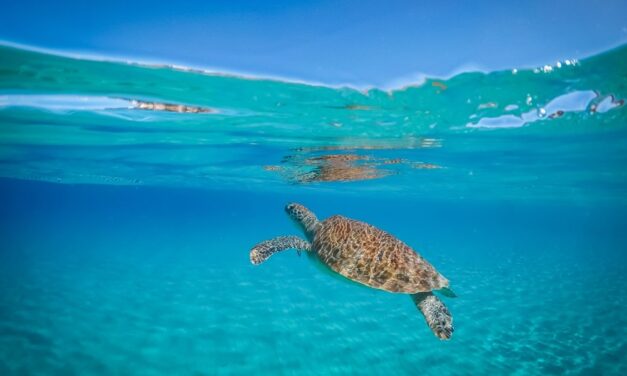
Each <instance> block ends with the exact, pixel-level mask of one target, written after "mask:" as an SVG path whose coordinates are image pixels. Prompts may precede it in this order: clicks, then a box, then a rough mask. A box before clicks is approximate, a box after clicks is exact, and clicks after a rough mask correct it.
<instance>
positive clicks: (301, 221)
mask: <svg viewBox="0 0 627 376" xmlns="http://www.w3.org/2000/svg"><path fill="white" fill-rule="evenodd" d="M285 212H286V213H287V215H289V216H290V218H291V219H292V221H294V223H295V224H296V225H297V226H298V228H300V229H301V230H303V232H304V233H305V235H306V236H307V239H309V241H312V240H313V238H314V236H315V235H316V231H317V230H318V227H319V226H320V222H319V221H318V218H316V215H315V214H314V213H312V212H311V211H310V210H309V209H307V208H306V207H304V206H303V205H301V204H297V203H290V204H287V205H286V206H285Z"/></svg>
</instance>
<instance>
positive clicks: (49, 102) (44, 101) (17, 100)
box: [0, 94, 216, 113]
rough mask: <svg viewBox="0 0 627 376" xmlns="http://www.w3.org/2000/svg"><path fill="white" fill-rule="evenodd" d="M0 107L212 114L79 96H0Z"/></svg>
mask: <svg viewBox="0 0 627 376" xmlns="http://www.w3.org/2000/svg"><path fill="white" fill-rule="evenodd" d="M0 107H34V108H41V109H45V110H51V111H104V110H128V109H138V110H149V111H165V112H178V113H212V112H216V110H215V109H212V108H209V107H200V106H190V105H184V104H175V103H164V102H151V101H143V100H138V99H126V98H112V97H98V96H80V95H38V94H32V95H0Z"/></svg>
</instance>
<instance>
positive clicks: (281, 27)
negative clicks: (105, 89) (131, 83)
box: [0, 0, 627, 86]
mask: <svg viewBox="0 0 627 376" xmlns="http://www.w3.org/2000/svg"><path fill="white" fill-rule="evenodd" d="M625 15H627V1H616V0H604V1H603V2H594V1H579V0H570V1H548V0H545V1H535V0H530V1H520V2H513V1H510V2H508V1H482V2H476V3H473V2H464V1H457V2H451V1H418V0H414V1H394V0H389V1H383V0H381V1H369V0H361V1H343V0H336V1H327V0H315V1H300V2H299V1H284V0H281V1H241V0H230V1H202V0H196V1H182V0H179V1H172V2H164V1H143V0H138V1H118V0H108V1H100V0H94V1H59V2H53V1H33V0H20V1H11V2H6V3H5V4H3V11H2V13H0V39H1V40H4V41H9V42H15V43H20V44H26V45H31V46H36V47H43V48H48V49H54V50H63V51H73V52H83V53H89V54H95V55H104V56H115V57H127V58H131V59H133V60H149V61H162V62H172V63H179V64H185V65H192V66H195V67H208V68H217V69H221V70H225V71H235V72H242V73H249V74H258V75H265V76H279V77H288V78H296V79H301V80H307V81H316V82H324V83H330V84H338V83H350V84H355V85H365V84H372V85H377V86H385V85H389V84H390V83H394V82H399V81H411V80H412V78H415V77H418V76H419V74H420V73H425V74H427V75H434V76H446V75H449V74H451V73H453V72H456V71H460V70H468V69H483V70H496V69H506V68H514V67H517V68H520V67H528V66H537V65H542V64H545V63H552V62H554V61H556V60H560V59H566V58H582V57H585V56H588V55H591V54H594V53H596V52H600V51H603V50H606V49H609V48H611V47H615V46H617V45H620V44H623V43H625V42H627V21H626V20H627V17H626V16H625Z"/></svg>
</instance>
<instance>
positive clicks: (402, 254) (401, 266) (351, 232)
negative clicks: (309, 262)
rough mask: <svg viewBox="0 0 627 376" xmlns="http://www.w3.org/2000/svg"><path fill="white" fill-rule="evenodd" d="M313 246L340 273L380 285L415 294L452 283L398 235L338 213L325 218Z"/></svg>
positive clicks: (357, 280)
mask: <svg viewBox="0 0 627 376" xmlns="http://www.w3.org/2000/svg"><path fill="white" fill-rule="evenodd" d="M313 250H314V251H316V252H317V253H318V257H319V258H320V260H321V261H322V262H323V263H325V264H327V265H328V266H329V267H330V268H331V269H333V270H334V271H336V272H337V273H339V274H341V275H343V276H344V277H346V278H348V279H351V280H353V281H356V282H360V283H363V284H364V285H367V286H370V287H374V288H377V289H381V290H386V291H390V292H400V293H408V294H414V293H417V292H426V291H431V290H438V289H441V288H443V287H448V285H449V283H448V280H447V279H446V278H444V277H443V276H442V275H440V273H438V272H437V271H436V270H435V268H434V267H433V266H431V264H429V263H428V262H427V260H425V259H424V258H422V257H421V256H420V255H418V254H417V253H416V252H415V251H414V250H413V249H411V248H410V247H409V246H407V245H406V244H405V243H403V242H401V241H400V240H398V239H397V238H396V237H394V236H392V235H390V234H388V233H387V232H385V231H382V230H379V229H378V228H376V227H374V226H371V225H369V224H367V223H364V222H360V221H355V220H352V219H348V218H346V217H342V216H339V215H336V216H333V217H330V218H328V219H327V220H325V221H324V222H322V226H321V228H320V229H319V230H318V231H317V232H316V235H315V238H314V242H313Z"/></svg>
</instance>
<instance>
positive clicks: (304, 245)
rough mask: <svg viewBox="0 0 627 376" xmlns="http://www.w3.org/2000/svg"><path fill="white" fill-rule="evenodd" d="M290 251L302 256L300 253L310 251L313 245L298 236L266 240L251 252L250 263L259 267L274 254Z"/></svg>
mask: <svg viewBox="0 0 627 376" xmlns="http://www.w3.org/2000/svg"><path fill="white" fill-rule="evenodd" d="M288 249H295V250H297V251H298V253H299V254H300V251H309V250H310V249H311V244H309V242H307V241H305V240H303V239H301V238H299V237H298V236H279V237H277V238H274V239H270V240H265V241H263V242H261V243H259V244H257V245H255V246H254V247H253V248H252V249H251V250H250V262H252V263H253V264H255V265H259V264H261V263H262V262H264V261H266V260H267V259H268V258H270V256H272V255H273V254H275V253H277V252H281V251H285V250H288Z"/></svg>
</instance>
